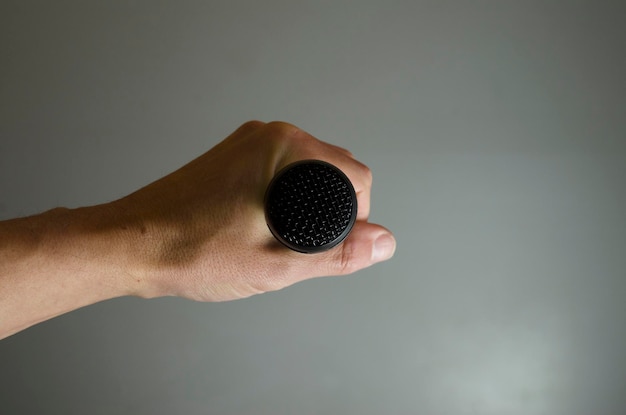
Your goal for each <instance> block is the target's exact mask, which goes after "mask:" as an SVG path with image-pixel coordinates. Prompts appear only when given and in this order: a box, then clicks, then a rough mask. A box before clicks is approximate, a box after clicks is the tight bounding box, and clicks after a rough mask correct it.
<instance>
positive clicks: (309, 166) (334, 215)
mask: <svg viewBox="0 0 626 415" xmlns="http://www.w3.org/2000/svg"><path fill="white" fill-rule="evenodd" d="M356 214H357V201H356V193H355V191H354V187H353V186H352V183H350V180H349V179H348V177H347V176H346V175H345V174H344V173H343V172H342V171H341V170H339V169H338V168H337V167H335V166H333V165H332V164H330V163H327V162H324V161H321V160H303V161H298V162H296V163H293V164H290V165H288V166H287V167H285V168H284V169H282V170H281V171H279V172H278V173H277V174H276V176H274V178H273V179H272V181H271V182H270V184H269V186H268V188H267V191H266V192H265V220H266V222H267V225H268V227H269V229H270V231H271V232H272V234H273V235H274V236H275V237H276V239H278V241H280V242H281V243H282V244H284V245H285V246H287V247H289V248H291V249H293V250H294V251H298V252H303V253H315V252H321V251H326V250H328V249H331V248H333V247H334V246H336V245H338V244H339V243H341V242H342V241H343V240H344V239H345V238H346V237H347V236H348V234H349V233H350V231H351V230H352V227H353V226H354V222H355V221H356Z"/></svg>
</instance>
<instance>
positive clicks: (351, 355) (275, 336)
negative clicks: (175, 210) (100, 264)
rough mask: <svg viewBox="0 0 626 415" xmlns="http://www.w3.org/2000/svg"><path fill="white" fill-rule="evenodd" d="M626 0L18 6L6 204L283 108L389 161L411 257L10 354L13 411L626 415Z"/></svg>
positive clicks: (88, 184) (75, 319)
mask: <svg viewBox="0 0 626 415" xmlns="http://www.w3.org/2000/svg"><path fill="white" fill-rule="evenodd" d="M625 4H626V3H624V2H623V1H614V2H610V1H587V2H580V1H534V2H530V1H518V2H513V1H491V2H488V1H457V2H452V1H413V2H411V1H352V2H348V1H317V2H302V1H277V0H271V1H252V0H250V1H205V2H192V1H171V2H169V3H165V2H147V1H145V2H144V1H132V2H131V1H128V2H126V1H109V2H96V1H87V2H86V1H74V2H67V1H66V2H59V1H56V2H50V1H14V2H13V1H8V2H7V1H3V2H2V4H1V5H0V60H1V64H0V218H3V219H6V218H10V217H15V216H18V215H26V214H31V213H36V212H39V211H42V210H46V209H49V208H52V207H54V206H70V207H74V206H81V205H87V204H94V203H100V202H104V201H108V200H112V199H115V198H118V197H120V196H123V195H125V194H127V193H128V192H130V191H132V190H134V189H136V188H138V187H139V186H142V185H144V184H147V183H149V182H150V181H152V180H154V179H156V178H158V177H160V176H161V175H163V174H166V173H168V172H170V171H172V170H174V169H175V168H177V167H179V166H180V165H182V164H183V163H185V162H187V161H189V160H190V159H192V158H194V157H195V156H197V155H199V154H200V153H202V152H204V151H206V150H207V149H209V148H210V147H212V146H213V145H214V144H215V143H217V142H218V141H220V140H221V139H222V138H223V137H224V136H226V135H227V134H228V133H229V132H231V131H232V130H233V129H234V128H235V127H237V126H238V125H239V124H240V123H241V122H243V121H245V120H247V119H251V118H256V119H261V120H266V121H269V120H273V119H280V120H285V121H289V122H292V123H294V124H297V125H299V126H301V127H302V128H304V129H306V130H307V131H309V132H310V133H312V134H314V135H316V136H318V137H319V138H321V139H324V140H326V141H330V142H333V143H335V144H338V145H341V146H344V147H347V148H349V149H350V150H352V152H354V153H355V154H356V155H357V156H358V158H359V159H361V160H362V161H363V162H365V163H366V164H368V165H369V166H370V167H371V168H372V170H373V172H374V188H373V196H372V197H373V201H372V220H373V221H376V222H379V223H382V224H384V225H386V226H388V227H389V228H391V229H392V230H393V231H395V233H396V235H397V239H398V249H397V252H396V257H395V258H394V259H393V260H392V261H391V262H388V263H383V264H379V265H376V266H374V267H372V268H371V269H367V270H364V271H361V272H359V273H357V274H356V275H353V276H350V277H345V278H336V279H320V280H312V281H308V282H305V283H302V284H299V285H296V286H293V287H291V288H289V289H286V290H283V291H281V292H277V293H272V294H267V295H263V296H257V297H254V298H250V299H247V300H242V301H236V302H231V303H223V304H196V303H192V302H188V301H184V300H177V299H158V300H151V301H145V300H140V299H132V298H125V299H118V300H113V301H108V302H104V303H100V304H98V305H95V306H92V307H88V308H85V309H81V310H78V311H76V312H73V313H70V314H68V315H65V316H62V317H59V318H56V319H54V320H52V321H49V322H46V323H43V324H40V325H38V326H36V327H33V328H31V329H29V330H26V331H24V332H22V333H20V334H18V335H15V336H13V337H11V338H8V339H6V340H3V341H0V413H2V414H85V413H89V414H113V413H115V414H175V413H178V414H408V413H420V414H454V415H457V414H460V415H462V414H524V415H529V414H550V415H559V414H564V415H565V414H567V415H575V414H594V415H603V414H607V415H608V414H617V413H624V412H625V411H626V301H625V297H626V190H625V183H626V180H625V179H626V143H625V140H626V122H625V112H626V111H625V109H626V98H625V97H626V80H625V76H624V74H625V73H626V57H625V56H626V54H625V49H624V48H625V45H626V35H625V32H626V29H625V25H624V18H625V16H626V5H625ZM0 237H1V235H0Z"/></svg>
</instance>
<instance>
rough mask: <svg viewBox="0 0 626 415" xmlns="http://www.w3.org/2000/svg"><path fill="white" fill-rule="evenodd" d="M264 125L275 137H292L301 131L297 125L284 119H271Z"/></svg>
mask: <svg viewBox="0 0 626 415" xmlns="http://www.w3.org/2000/svg"><path fill="white" fill-rule="evenodd" d="M265 127H266V128H267V129H268V132H270V133H271V134H272V135H275V136H277V137H293V136H296V135H299V134H300V133H301V130H300V129H299V128H298V127H296V126H295V125H293V124H289V123H287V122H284V121H271V122H269V123H267V124H266V125H265Z"/></svg>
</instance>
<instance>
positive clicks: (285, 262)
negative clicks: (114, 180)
mask: <svg viewBox="0 0 626 415" xmlns="http://www.w3.org/2000/svg"><path fill="white" fill-rule="evenodd" d="M303 159H319V160H325V161H327V162H329V163H332V164H334V165H335V166H337V167H339V168H340V169H341V170H342V171H343V172H344V173H346V175H347V176H348V177H349V179H350V181H351V182H352V184H353V185H354V188H355V190H356V193H357V199H358V209H359V210H358V214H357V223H356V224H355V226H354V228H353V230H352V232H351V233H350V235H349V236H348V238H346V240H345V241H344V242H343V243H342V244H340V245H338V246H337V247H335V248H333V249H331V250H329V251H326V252H323V253H318V254H313V255H306V254H301V253H297V252H294V251H291V250H289V249H287V248H285V247H283V246H282V245H280V244H279V243H278V242H277V241H276V240H275V239H274V237H273V236H272V235H271V233H270V232H269V230H268V229H267V225H266V224H265V217H264V211H263V197H264V193H265V189H266V188H267V185H268V184H269V182H270V180H271V179H272V177H273V176H274V174H275V173H276V172H278V171H279V170H280V169H281V168H283V167H284V166H286V165H288V164H290V163H292V162H295V161H298V160H303ZM371 184H372V175H371V172H370V170H369V169H368V168H367V167H366V166H365V165H363V164H361V163H360V162H358V161H357V160H355V158H354V157H353V155H352V154H351V153H350V152H349V151H347V150H345V149H342V148H340V147H336V146H334V145H331V144H328V143H325V142H323V141H320V140H318V139H316V138H315V137H313V136H311V135H309V134H308V133H306V132H304V131H302V130H300V129H299V128H297V127H295V126H294V125H291V124H288V123H283V122H271V123H264V122H260V121H250V122H247V123H245V124H243V125H242V126H241V127H239V128H238V129H237V130H236V131H235V132H233V133H232V134H231V135H230V136H228V137H227V138H226V139H225V140H223V141H222V142H221V143H219V144H218V145H216V146H215V147H213V148H212V149H211V150H209V151H208V152H206V153H204V154H203V155H201V156H200V157H198V158H197V159H195V160H193V161H191V162H190V163H188V164H187V165H185V166H183V167H182V168H180V169H178V170H177V171H175V172H173V173H171V174H169V175H167V176H165V177H163V178H161V179H159V180H157V181H155V182H153V183H151V184H149V185H148V186H146V187H144V188H142V189H140V190H138V191H136V192H134V193H132V194H130V195H128V196H126V197H124V198H122V199H119V200H116V201H113V202H110V203H105V204H101V205H96V206H90V207H83V208H78V209H66V208H57V209H53V210H50V211H47V212H44V213H42V214H39V215H35V216H30V217H26V218H19V219H13V220H8V221H3V222H0V338H4V337H6V336H9V335H11V334H14V333H16V332H18V331H20V330H23V329H25V328H27V327H30V326H32V325H34V324H36V323H39V322H42V321H44V320H47V319H50V318H52V317H55V316H57V315H60V314H63V313H66V312H69V311H72V310H75V309H77V308H80V307H83V306H87V305H89V304H93V303H96V302H99V301H103V300H106V299H110V298H115V297H120V296H126V295H132V296H138V297H143V298H154V297H160V296H179V297H184V298H188V299H192V300H197V301H227V300H235V299H240V298H245V297H249V296H251V295H254V294H260V293H264V292H268V291H274V290H279V289H282V288H285V287H288V286H290V285H292V284H294V283H297V282H299V281H303V280H306V279H308V278H314V277H321V276H331V275H346V274H350V273H353V272H355V271H358V270H360V269H363V268H365V267H368V266H370V265H372V264H374V263H376V262H380V261H383V260H386V259H389V258H390V257H391V256H393V253H394V251H395V245H396V243H395V239H394V237H393V235H392V234H391V232H389V231H388V230H387V229H385V228H384V227H382V226H380V225H376V224H372V223H369V222H368V221H367V220H368V216H369V210H370V189H371Z"/></svg>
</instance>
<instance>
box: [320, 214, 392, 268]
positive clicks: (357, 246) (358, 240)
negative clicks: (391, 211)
mask: <svg viewBox="0 0 626 415" xmlns="http://www.w3.org/2000/svg"><path fill="white" fill-rule="evenodd" d="M395 249H396V240H395V238H394V237H393V234H392V233H391V232H390V231H389V230H387V229H386V228H384V227H382V226H380V225H376V224H373V223H367V222H364V221H357V222H356V223H355V224H354V227H353V228H352V231H351V232H350V235H349V236H348V237H347V238H346V239H345V240H344V241H343V243H342V244H340V245H339V246H337V247H335V248H333V249H331V250H330V251H328V252H325V253H323V254H316V255H314V256H312V257H313V258H314V259H315V261H316V262H318V261H319V263H317V264H316V265H317V266H316V267H312V269H314V270H315V271H314V272H315V273H316V274H315V275H312V277H318V276H327V275H346V274H351V273H353V272H356V271H358V270H360V269H363V268H367V267H369V266H370V265H373V264H375V263H377V262H380V261H385V260H387V259H389V258H391V257H392V256H393V254H394V252H395ZM313 258H312V259H313Z"/></svg>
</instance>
